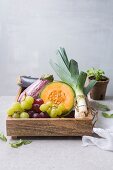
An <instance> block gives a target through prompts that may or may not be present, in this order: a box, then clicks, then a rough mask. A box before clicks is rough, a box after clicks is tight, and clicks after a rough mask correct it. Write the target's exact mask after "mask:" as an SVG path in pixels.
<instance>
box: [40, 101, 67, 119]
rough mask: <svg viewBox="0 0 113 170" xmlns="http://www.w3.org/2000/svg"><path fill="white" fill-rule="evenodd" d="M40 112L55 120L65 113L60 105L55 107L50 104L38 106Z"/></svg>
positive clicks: (63, 107)
mask: <svg viewBox="0 0 113 170" xmlns="http://www.w3.org/2000/svg"><path fill="white" fill-rule="evenodd" d="M40 110H41V111H42V112H46V113H48V115H49V116H50V117H51V118H56V117H58V116H61V115H62V113H64V111H65V106H64V105H63V104H62V103H61V104H59V105H55V104H53V103H52V102H50V101H49V102H47V103H45V104H42V105H41V106H40Z"/></svg>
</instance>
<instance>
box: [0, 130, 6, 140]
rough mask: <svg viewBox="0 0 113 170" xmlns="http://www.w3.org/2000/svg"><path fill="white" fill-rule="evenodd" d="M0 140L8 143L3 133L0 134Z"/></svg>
mask: <svg viewBox="0 0 113 170" xmlns="http://www.w3.org/2000/svg"><path fill="white" fill-rule="evenodd" d="M0 139H1V140H2V141H4V142H7V138H6V137H5V136H4V134H3V133H1V132H0Z"/></svg>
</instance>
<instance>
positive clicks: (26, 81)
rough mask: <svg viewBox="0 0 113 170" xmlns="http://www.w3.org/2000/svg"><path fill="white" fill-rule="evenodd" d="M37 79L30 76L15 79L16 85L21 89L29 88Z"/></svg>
mask: <svg viewBox="0 0 113 170" xmlns="http://www.w3.org/2000/svg"><path fill="white" fill-rule="evenodd" d="M37 79H38V78H34V77H31V76H19V78H18V79H17V84H18V85H19V86H20V87H22V88H23V89H25V88H27V87H29V86H30V85H31V84H32V83H34V82H35V81H36V80H37Z"/></svg>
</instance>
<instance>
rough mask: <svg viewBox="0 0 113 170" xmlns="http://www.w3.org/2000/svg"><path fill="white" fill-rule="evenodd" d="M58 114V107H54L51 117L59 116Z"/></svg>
mask: <svg viewBox="0 0 113 170" xmlns="http://www.w3.org/2000/svg"><path fill="white" fill-rule="evenodd" d="M57 114H58V111H57V109H52V110H51V113H50V117H51V118H56V117H57Z"/></svg>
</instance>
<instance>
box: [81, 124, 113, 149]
mask: <svg viewBox="0 0 113 170" xmlns="http://www.w3.org/2000/svg"><path fill="white" fill-rule="evenodd" d="M93 131H94V132H95V133H96V134H97V135H98V136H99V137H100V138H99V137H92V136H83V138H82V142H83V146H89V145H95V146H97V147H99V148H100V149H103V150H108V151H113V127H112V128H111V129H106V130H104V129H101V128H93Z"/></svg>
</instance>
